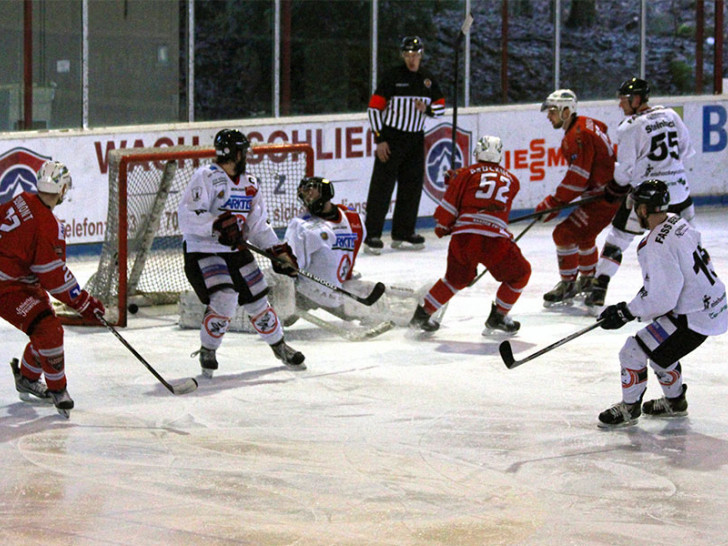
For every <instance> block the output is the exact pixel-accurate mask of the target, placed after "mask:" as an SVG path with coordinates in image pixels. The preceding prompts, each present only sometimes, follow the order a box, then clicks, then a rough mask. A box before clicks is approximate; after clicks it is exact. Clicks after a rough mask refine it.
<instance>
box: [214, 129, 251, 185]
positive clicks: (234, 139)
mask: <svg viewBox="0 0 728 546" xmlns="http://www.w3.org/2000/svg"><path fill="white" fill-rule="evenodd" d="M248 148H250V142H249V141H248V139H247V138H245V135H244V134H243V133H241V132H240V131H238V130H237V129H223V130H222V131H218V133H217V134H216V135H215V154H216V155H217V161H218V163H225V162H227V161H235V175H236V176H240V175H241V174H243V173H244V172H245V159H246V155H247V153H248ZM238 151H241V152H243V154H242V157H241V159H239V160H238Z"/></svg>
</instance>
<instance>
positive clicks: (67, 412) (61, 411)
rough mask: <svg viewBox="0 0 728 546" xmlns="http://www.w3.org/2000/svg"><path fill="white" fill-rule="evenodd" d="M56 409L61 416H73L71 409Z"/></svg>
mask: <svg viewBox="0 0 728 546" xmlns="http://www.w3.org/2000/svg"><path fill="white" fill-rule="evenodd" d="M56 411H57V412H58V415H60V416H61V417H65V418H66V419H68V418H69V417H71V410H68V409H63V408H56Z"/></svg>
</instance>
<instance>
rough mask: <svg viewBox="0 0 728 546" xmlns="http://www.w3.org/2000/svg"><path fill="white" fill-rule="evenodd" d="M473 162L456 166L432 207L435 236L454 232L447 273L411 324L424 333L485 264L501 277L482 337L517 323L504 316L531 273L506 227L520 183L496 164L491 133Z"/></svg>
mask: <svg viewBox="0 0 728 546" xmlns="http://www.w3.org/2000/svg"><path fill="white" fill-rule="evenodd" d="M473 155H474V156H475V158H476V160H477V162H476V163H475V164H474V165H471V166H469V167H463V168H461V169H458V170H456V171H455V172H454V173H453V175H452V177H451V179H450V181H449V184H448V187H447V190H446V191H445V195H444V197H443V198H442V201H441V202H440V205H439V206H438V207H437V209H436V210H435V220H436V221H437V225H436V226H435V235H437V236H438V237H444V236H445V235H450V234H452V238H451V239H450V246H449V248H448V255H447V270H446V271H445V276H444V277H443V278H441V279H440V280H438V281H437V282H436V283H435V285H434V286H433V287H432V288H430V291H429V292H428V293H427V294H426V295H425V297H424V302H423V303H422V305H418V307H417V309H416V310H415V313H414V315H413V317H412V320H411V321H410V326H411V327H413V328H420V329H422V330H425V331H434V330H437V329H438V328H439V327H440V325H439V323H438V322H437V321H435V320H433V319H432V315H433V314H434V313H435V312H436V311H438V310H439V309H440V308H442V307H443V306H444V305H445V304H446V303H447V302H448V301H450V299H451V298H452V297H453V296H454V295H455V294H457V293H458V292H459V291H460V290H462V289H463V288H465V287H466V286H468V284H469V283H470V282H471V281H472V280H473V279H475V276H476V274H477V267H478V264H479V263H480V264H483V265H484V266H485V267H486V268H487V269H488V271H489V272H490V274H491V275H493V278H495V279H496V280H497V281H500V283H501V284H500V286H499V287H498V291H497V292H496V297H495V302H494V303H493V304H492V306H491V311H490V316H488V319H487V320H486V321H485V330H484V331H483V335H487V334H490V333H493V332H501V333H502V332H505V333H507V334H514V333H516V332H517V331H518V329H519V328H520V327H521V324H520V323H519V322H517V321H514V320H513V319H511V317H510V316H508V313H509V311H510V310H511V308H512V307H513V305H514V304H515V303H516V301H518V298H519V297H520V296H521V292H522V291H523V289H524V287H525V286H526V285H527V284H528V280H529V278H530V277H531V264H529V263H528V261H527V260H526V259H525V258H524V257H523V255H522V254H521V250H520V249H519V248H518V245H517V244H516V243H515V242H514V240H513V235H512V234H511V232H510V231H508V214H509V213H510V211H511V206H512V204H513V199H514V198H515V196H516V194H517V193H518V190H519V189H520V183H519V181H518V178H516V177H515V175H513V174H512V173H510V172H509V171H507V170H506V169H504V168H503V167H501V166H500V165H499V163H500V161H501V158H502V155H503V143H502V142H501V139H500V138H498V137H495V136H487V135H486V136H483V137H481V139H480V140H478V142H477V144H476V145H475V150H474V152H473Z"/></svg>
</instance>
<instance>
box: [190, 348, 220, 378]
mask: <svg viewBox="0 0 728 546" xmlns="http://www.w3.org/2000/svg"><path fill="white" fill-rule="evenodd" d="M197 355H200V366H201V367H202V375H204V376H205V377H207V378H208V379H212V376H213V375H215V370H217V367H218V364H217V358H216V356H215V349H208V348H207V347H200V349H199V350H198V351H195V352H194V353H192V354H191V355H190V356H197Z"/></svg>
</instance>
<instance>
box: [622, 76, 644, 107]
mask: <svg viewBox="0 0 728 546" xmlns="http://www.w3.org/2000/svg"><path fill="white" fill-rule="evenodd" d="M617 93H618V94H619V95H625V96H631V95H639V96H640V97H642V102H647V99H649V98H650V84H648V83H647V80H641V79H640V78H630V79H628V80H624V81H623V82H622V85H620V86H619V90H618V91H617Z"/></svg>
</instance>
